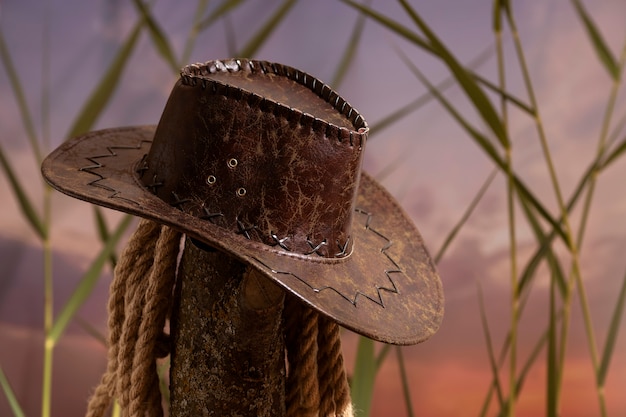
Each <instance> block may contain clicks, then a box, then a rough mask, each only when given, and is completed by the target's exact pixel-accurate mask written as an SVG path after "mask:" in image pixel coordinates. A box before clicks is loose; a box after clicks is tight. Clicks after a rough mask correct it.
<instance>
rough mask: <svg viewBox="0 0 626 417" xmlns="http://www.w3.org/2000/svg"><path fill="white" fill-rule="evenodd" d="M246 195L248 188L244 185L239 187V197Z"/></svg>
mask: <svg viewBox="0 0 626 417" xmlns="http://www.w3.org/2000/svg"><path fill="white" fill-rule="evenodd" d="M244 195H246V189H245V188H243V187H239V188H237V197H243V196H244Z"/></svg>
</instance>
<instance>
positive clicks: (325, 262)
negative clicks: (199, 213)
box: [42, 126, 443, 345]
mask: <svg viewBox="0 0 626 417" xmlns="http://www.w3.org/2000/svg"><path fill="white" fill-rule="evenodd" d="M154 130H155V126H132V127H123V128H113V129H105V130H99V131H94V132H90V133H87V134H85V135H82V136H80V137H77V138H74V139H71V140H69V141H67V142H65V143H64V144H62V145H61V146H60V147H58V148H57V149H56V150H55V151H53V152H52V153H51V154H50V155H49V156H48V157H47V158H46V159H45V160H44V162H43V164H42V174H43V176H44V178H45V179H46V180H47V181H48V182H49V183H50V185H51V186H52V187H53V188H55V189H57V190H58V191H60V192H62V193H65V194H67V195H69V196H71V197H74V198H78V199H81V200H84V201H87V202H90V203H93V204H97V205H100V206H103V207H107V208H110V209H114V210H118V211H122V212H126V213H129V214H132V215H136V216H140V217H143V218H147V219H150V220H153V221H155V222H157V223H160V224H165V225H168V226H170V227H173V228H175V229H177V230H180V231H181V232H183V233H186V234H187V235H188V236H190V237H193V238H195V239H198V240H200V241H202V242H204V243H206V244H208V245H210V246H212V247H215V248H216V249H218V250H221V251H224V252H226V253H228V254H230V255H232V256H234V257H235V258H237V259H239V260H241V261H242V262H244V263H247V264H249V265H251V266H253V267H254V268H255V269H257V270H258V271H260V272H261V273H262V274H263V275H265V276H267V277H268V278H270V279H271V280H273V281H274V282H276V283H277V284H279V285H280V286H281V287H283V288H285V289H286V290H287V291H289V292H290V293H292V294H294V295H296V296H297V297H298V298H300V299H301V300H302V301H303V302H305V303H306V304H307V305H309V306H311V307H312V308H314V309H315V310H317V311H319V312H321V313H322V314H324V315H327V316H329V317H331V318H332V319H333V320H335V321H336V322H338V323H339V324H340V325H342V326H344V327H346V328H348V329H350V330H353V331H355V332H357V333H359V334H362V335H365V336H367V337H369V338H372V339H374V340H378V341H381V342H385V343H391V344H398V345H411V344H416V343H420V342H422V341H424V340H426V339H428V338H429V337H430V336H431V335H432V334H434V333H435V332H436V331H437V329H438V328H439V326H440V323H441V320H442V317H443V290H442V284H441V280H440V278H439V276H438V274H437V272H436V268H435V266H434V264H433V263H432V260H431V258H430V256H429V255H428V253H427V251H426V248H425V245H424V243H423V241H422V238H421V235H420V233H419V231H418V230H417V228H416V227H415V225H414V224H413V223H412V221H411V220H410V219H409V217H408V215H407V214H406V213H405V212H404V211H403V210H402V208H401V207H400V206H399V205H398V204H397V203H396V202H395V200H394V199H393V197H392V196H391V195H390V194H389V193H388V192H387V191H386V190H385V189H384V188H383V187H382V186H381V185H380V184H378V183H377V182H376V181H375V180H374V179H373V178H372V177H370V176H369V175H367V174H365V173H363V175H362V176H361V182H360V186H359V195H358V201H357V210H358V213H355V224H353V230H354V232H353V235H354V236H355V238H354V239H355V240H354V249H353V252H352V253H351V254H350V255H349V256H347V257H345V258H341V259H334V258H333V259H328V258H316V257H313V256H304V255H296V254H293V253H288V252H285V251H280V250H276V248H273V247H270V246H268V245H265V244H262V243H259V242H254V241H250V240H247V239H245V238H244V237H243V236H240V235H236V234H234V233H232V232H230V231H228V230H226V229H223V228H221V227H219V226H216V225H213V224H212V223H210V222H207V221H206V220H201V219H199V218H196V217H194V216H191V215H189V214H187V213H185V212H183V211H181V210H179V209H177V208H175V207H173V206H170V205H169V204H167V203H166V202H164V201H162V200H160V199H159V198H158V197H156V196H155V195H154V194H152V193H151V192H150V191H149V190H147V189H146V188H145V187H144V186H143V185H142V184H140V183H139V181H138V180H137V177H136V175H134V172H135V171H134V164H135V163H136V162H137V161H138V160H140V159H141V157H142V156H143V155H144V154H145V153H147V151H148V149H149V144H150V143H151V140H152V137H153V136H154ZM381 213H382V214H381ZM383 214H384V215H383ZM359 222H360V223H361V224H357V223H359ZM376 268H378V269H380V271H376ZM373 271H374V272H373ZM398 277H400V278H398ZM333 280H335V282H333ZM329 281H330V282H329ZM359 283H360V285H362V286H364V287H365V288H361V287H360V285H359ZM351 286H353V287H354V288H355V290H352V289H351V288H352V287H351ZM368 286H369V288H368ZM346 288H347V289H346Z"/></svg>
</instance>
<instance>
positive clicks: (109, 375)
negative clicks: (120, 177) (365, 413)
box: [87, 220, 353, 417]
mask: <svg viewBox="0 0 626 417" xmlns="http://www.w3.org/2000/svg"><path fill="white" fill-rule="evenodd" d="M181 238H182V235H181V233H180V232H177V231H175V230H173V229H171V228H169V227H167V226H161V225H159V224H156V223H154V222H152V221H149V220H142V221H141V222H140V224H139V226H138V228H137V230H136V231H135V232H134V233H133V235H132V236H131V237H130V240H129V242H128V244H127V245H126V247H125V249H124V250H123V252H122V254H121V256H120V260H119V262H118V264H117V266H116V268H115V273H114V278H113V282H112V284H111V287H110V298H109V304H108V314H109V320H108V327H109V350H108V364H107V369H106V372H105V373H104V375H103V376H102V379H101V381H100V384H99V385H98V387H97V388H96V389H95V391H94V394H93V395H92V397H91V399H90V401H89V406H88V409H87V417H103V416H104V415H105V413H106V411H107V409H108V408H109V407H110V406H111V403H112V402H113V400H114V399H117V401H118V403H119V405H120V408H121V409H122V410H123V411H124V415H125V416H127V417H146V416H148V417H161V416H163V406H162V398H161V392H160V388H159V376H158V373H157V367H156V360H157V359H158V358H163V357H165V356H167V355H168V354H169V352H170V343H169V336H168V335H167V334H165V333H164V327H165V324H166V320H167V318H168V314H169V312H170V309H171V306H172V299H173V289H174V285H175V282H176V263H177V259H178V255H179V251H180V248H181ZM283 317H284V323H285V326H284V328H285V345H286V351H287V362H288V375H287V381H286V393H285V402H286V404H285V408H286V410H287V417H308V416H311V417H352V416H353V411H352V404H351V400H350V389H349V386H348V381H347V377H346V373H345V368H344V364H343V357H342V355H341V338H340V331H339V326H338V325H337V324H336V323H334V322H333V321H331V320H329V319H328V318H326V317H324V316H321V315H320V314H318V313H317V312H315V311H314V310H312V309H310V308H308V307H306V306H305V305H304V304H303V303H301V302H299V301H298V300H296V299H295V297H293V296H290V297H286V298H285V308H284V313H283Z"/></svg>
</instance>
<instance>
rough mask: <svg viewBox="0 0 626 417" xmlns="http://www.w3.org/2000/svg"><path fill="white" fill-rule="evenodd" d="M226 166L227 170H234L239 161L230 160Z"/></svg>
mask: <svg viewBox="0 0 626 417" xmlns="http://www.w3.org/2000/svg"><path fill="white" fill-rule="evenodd" d="M226 164H227V165H228V168H236V167H237V165H238V164H239V161H237V159H235V158H230V159H229V160H228V162H227V163H226Z"/></svg>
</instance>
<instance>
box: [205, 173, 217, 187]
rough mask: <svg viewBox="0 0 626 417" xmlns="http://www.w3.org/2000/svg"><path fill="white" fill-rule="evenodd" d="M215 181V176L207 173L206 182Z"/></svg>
mask: <svg viewBox="0 0 626 417" xmlns="http://www.w3.org/2000/svg"><path fill="white" fill-rule="evenodd" d="M215 181H217V178H215V175H209V176H208V177H207V178H206V183H207V184H209V185H213V184H215Z"/></svg>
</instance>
